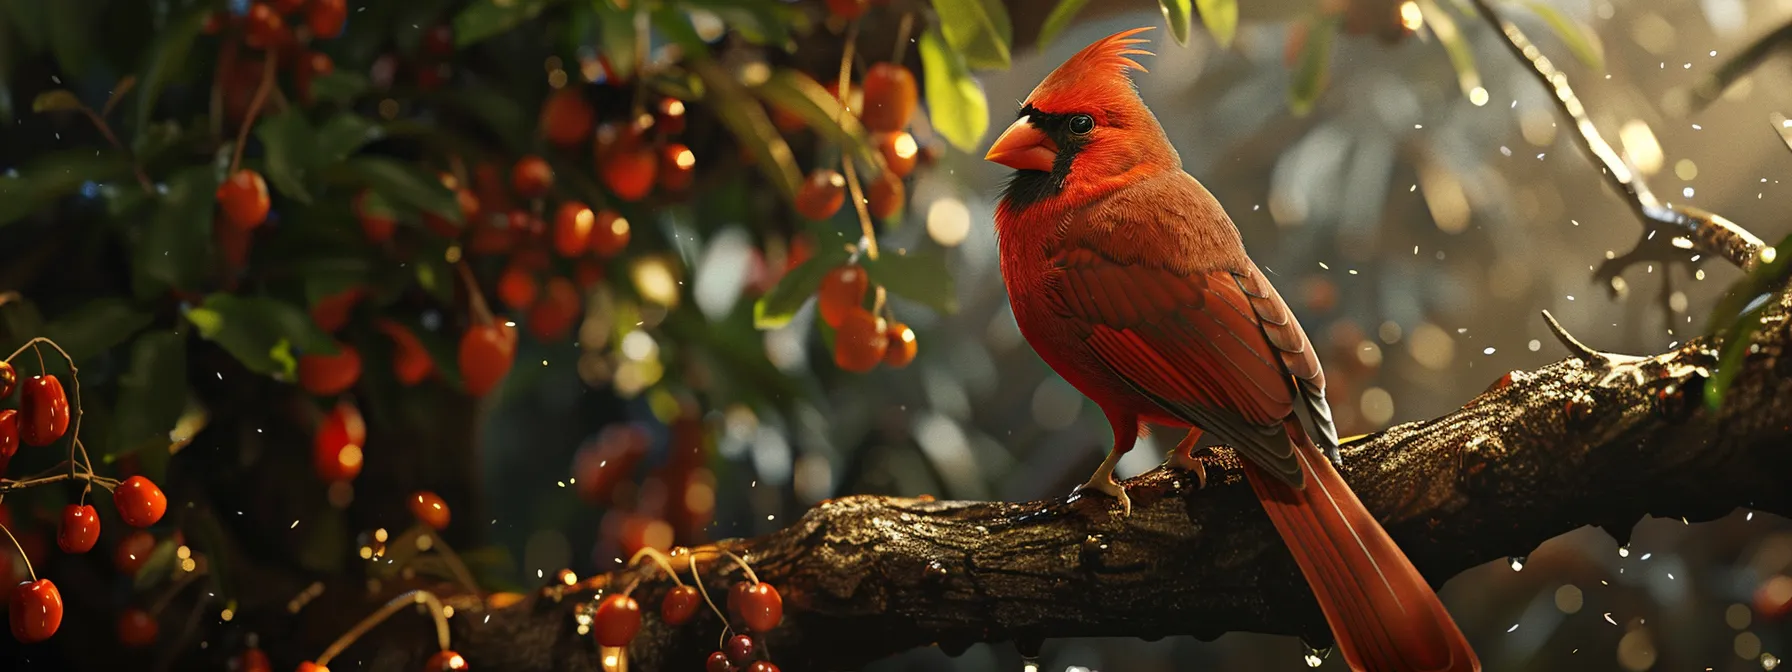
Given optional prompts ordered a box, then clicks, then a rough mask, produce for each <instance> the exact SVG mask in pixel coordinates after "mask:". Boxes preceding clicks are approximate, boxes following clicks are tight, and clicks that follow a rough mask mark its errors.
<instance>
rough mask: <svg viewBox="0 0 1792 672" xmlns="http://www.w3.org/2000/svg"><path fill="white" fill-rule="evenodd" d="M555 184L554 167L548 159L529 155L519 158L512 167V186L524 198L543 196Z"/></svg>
mask: <svg viewBox="0 0 1792 672" xmlns="http://www.w3.org/2000/svg"><path fill="white" fill-rule="evenodd" d="M553 186H554V169H553V167H551V166H549V165H548V162H547V160H545V159H543V158H541V157H539V156H535V155H529V156H525V157H523V158H521V159H517V162H516V166H515V167H513V168H511V169H510V188H512V189H515V190H516V195H518V196H521V197H523V198H541V197H542V196H545V195H547V193H548V189H551V188H553Z"/></svg>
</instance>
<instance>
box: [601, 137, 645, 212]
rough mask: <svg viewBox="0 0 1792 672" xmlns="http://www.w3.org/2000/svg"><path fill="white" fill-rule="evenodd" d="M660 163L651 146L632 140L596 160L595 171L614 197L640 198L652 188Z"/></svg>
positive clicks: (623, 198)
mask: <svg viewBox="0 0 1792 672" xmlns="http://www.w3.org/2000/svg"><path fill="white" fill-rule="evenodd" d="M659 163H660V161H659V157H657V156H654V154H653V148H651V147H647V146H646V145H642V144H639V143H635V144H632V145H630V146H627V147H619V148H617V149H616V151H615V152H614V153H612V154H611V155H610V156H609V158H606V159H604V160H603V161H602V162H601V163H599V165H598V170H599V171H600V172H601V173H602V175H603V178H604V186H606V187H609V188H610V191H611V192H614V193H615V194H616V197H617V198H620V199H622V200H624V201H639V200H641V199H642V198H643V197H645V196H647V192H649V191H652V190H653V179H654V175H655V173H656V171H658V169H659Z"/></svg>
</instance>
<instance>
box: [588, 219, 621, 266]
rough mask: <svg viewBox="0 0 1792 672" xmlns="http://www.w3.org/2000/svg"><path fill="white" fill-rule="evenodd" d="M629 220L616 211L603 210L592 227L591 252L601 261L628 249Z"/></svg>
mask: <svg viewBox="0 0 1792 672" xmlns="http://www.w3.org/2000/svg"><path fill="white" fill-rule="evenodd" d="M628 241H629V226H628V220H627V219H624V218H623V217H622V215H619V214H616V212H615V211H614V210H602V211H599V212H598V213H597V220H596V222H595V223H594V224H593V225H592V227H591V252H592V253H593V254H596V255H597V256H598V258H599V259H608V258H610V257H614V256H616V255H617V254H618V253H620V252H622V251H623V250H624V249H627V248H628Z"/></svg>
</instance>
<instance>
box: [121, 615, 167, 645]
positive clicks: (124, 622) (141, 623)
mask: <svg viewBox="0 0 1792 672" xmlns="http://www.w3.org/2000/svg"><path fill="white" fill-rule="evenodd" d="M160 630H161V626H159V625H158V624H157V623H156V619H155V617H154V616H150V615H149V612H147V611H144V610H142V609H136V608H132V609H126V610H124V614H122V615H120V616H119V617H118V642H119V643H120V644H123V645H125V646H149V645H150V644H154V643H155V641H156V634H157V632H159V631H160Z"/></svg>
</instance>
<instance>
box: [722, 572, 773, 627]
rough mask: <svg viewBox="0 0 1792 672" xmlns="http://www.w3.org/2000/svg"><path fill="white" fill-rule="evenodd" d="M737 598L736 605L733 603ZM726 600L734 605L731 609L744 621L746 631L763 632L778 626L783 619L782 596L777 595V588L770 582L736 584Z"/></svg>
mask: <svg viewBox="0 0 1792 672" xmlns="http://www.w3.org/2000/svg"><path fill="white" fill-rule="evenodd" d="M742 586H745V587H744V588H743V587H742ZM737 600H738V601H739V604H738V605H736V604H735V602H736V601H737ZM728 602H729V604H730V605H731V606H734V609H733V611H735V612H737V613H739V614H740V618H741V620H743V621H746V623H747V631H748V632H760V633H763V632H766V631H769V630H771V629H772V628H775V627H778V622H779V621H782V620H784V598H782V597H779V596H778V590H777V589H776V588H773V587H772V584H769V583H766V582H764V581H761V582H759V583H754V584H747V582H745V581H742V582H740V583H739V584H736V585H735V588H734V591H733V592H731V593H729V595H728Z"/></svg>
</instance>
